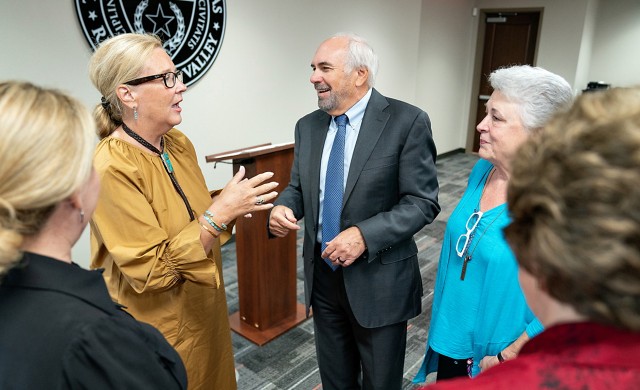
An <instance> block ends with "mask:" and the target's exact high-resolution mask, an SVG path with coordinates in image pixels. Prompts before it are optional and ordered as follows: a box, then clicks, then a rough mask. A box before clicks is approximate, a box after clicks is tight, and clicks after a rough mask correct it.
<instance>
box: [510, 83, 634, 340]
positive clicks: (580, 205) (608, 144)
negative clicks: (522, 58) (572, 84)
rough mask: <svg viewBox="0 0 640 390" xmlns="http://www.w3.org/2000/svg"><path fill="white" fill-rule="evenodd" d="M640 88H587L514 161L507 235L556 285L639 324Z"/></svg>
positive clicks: (615, 320) (585, 304) (615, 318)
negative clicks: (586, 92)
mask: <svg viewBox="0 0 640 390" xmlns="http://www.w3.org/2000/svg"><path fill="white" fill-rule="evenodd" d="M638 183H640V88H629V89H622V88H618V89H612V90H609V91H598V92H592V93H588V94H584V95H581V96H580V97H579V98H578V99H577V101H576V103H575V104H574V106H573V107H572V108H571V110H570V111H568V112H566V113H563V114H560V115H558V116H557V117H555V118H554V119H552V120H551V122H549V124H548V125H547V126H546V127H545V128H544V129H543V130H542V131H541V132H540V133H538V134H535V135H533V136H532V137H531V138H530V139H529V140H528V141H527V142H525V143H524V144H523V146H522V147H521V148H520V150H519V152H518V153H517V154H516V157H515V158H514V161H513V163H512V176H511V179H510V181H509V189H508V205H509V210H510V211H511V213H512V218H513V221H512V223H511V225H509V226H508V227H507V228H506V229H505V235H506V237H507V240H508V241H509V244H511V247H512V248H513V250H514V252H515V254H516V257H517V259H518V263H519V264H520V266H521V267H523V268H524V269H526V270H527V271H529V273H531V274H532V275H534V276H535V277H536V279H537V280H538V281H539V282H540V284H541V286H543V288H544V289H545V291H546V292H547V293H549V295H551V296H552V297H554V298H555V299H557V300H558V301H560V302H564V303H568V304H569V305H571V306H572V307H573V308H575V309H576V310H577V311H578V312H579V313H581V314H583V315H584V316H586V317H587V318H589V319H590V320H592V321H596V322H600V323H605V324H610V325H614V326H618V327H622V328H626V329H631V330H634V331H640V312H639V311H638V308H639V307H640V186H639V185H638Z"/></svg>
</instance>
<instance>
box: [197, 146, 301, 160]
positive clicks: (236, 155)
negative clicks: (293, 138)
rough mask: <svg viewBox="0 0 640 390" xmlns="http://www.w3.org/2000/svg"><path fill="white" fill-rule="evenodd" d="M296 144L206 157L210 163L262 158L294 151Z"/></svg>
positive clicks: (247, 149) (232, 151)
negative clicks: (265, 155)
mask: <svg viewBox="0 0 640 390" xmlns="http://www.w3.org/2000/svg"><path fill="white" fill-rule="evenodd" d="M293 145H294V142H284V143H281V144H271V143H268V144H260V145H255V146H250V147H248V148H243V149H236V150H229V151H226V152H221V153H216V154H211V155H209V156H206V157H205V160H206V161H207V162H208V163H210V162H218V161H224V160H236V159H239V160H241V159H246V158H253V157H257V156H261V155H264V154H269V153H275V152H279V151H281V150H286V149H292V148H293Z"/></svg>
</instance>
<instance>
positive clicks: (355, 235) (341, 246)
mask: <svg viewBox="0 0 640 390" xmlns="http://www.w3.org/2000/svg"><path fill="white" fill-rule="evenodd" d="M274 210H275V209H274ZM366 249H367V247H366V245H365V243H364V237H362V233H361V232H360V229H358V227H357V226H352V227H350V228H348V229H347V230H344V231H342V232H340V234H338V235H337V236H336V238H334V239H333V240H331V241H329V242H328V243H327V248H326V249H325V250H324V252H322V258H323V259H329V260H331V262H332V263H333V264H335V265H338V266H341V267H348V266H350V265H351V264H353V262H354V261H356V260H357V259H358V257H360V255H362V254H363V253H364V251H365V250H366Z"/></svg>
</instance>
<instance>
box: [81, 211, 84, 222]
mask: <svg viewBox="0 0 640 390" xmlns="http://www.w3.org/2000/svg"><path fill="white" fill-rule="evenodd" d="M80 223H84V210H83V209H80Z"/></svg>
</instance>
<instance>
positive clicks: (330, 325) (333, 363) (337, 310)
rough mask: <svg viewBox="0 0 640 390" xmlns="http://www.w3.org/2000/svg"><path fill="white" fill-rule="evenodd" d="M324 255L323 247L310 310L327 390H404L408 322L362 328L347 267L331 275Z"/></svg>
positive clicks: (316, 272)
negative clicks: (346, 279)
mask: <svg viewBox="0 0 640 390" xmlns="http://www.w3.org/2000/svg"><path fill="white" fill-rule="evenodd" d="M319 252H320V249H319V245H318V246H317V248H316V256H315V258H314V278H313V291H312V296H311V305H312V307H313V321H314V335H315V342H316V355H317V359H318V367H319V368H320V377H321V379H322V388H323V390H334V389H335V390H349V389H363V390H373V389H380V390H394V389H398V390H400V389H401V388H402V373H403V369H404V355H405V349H406V343H407V321H403V322H400V323H397V324H392V325H388V326H383V327H379V328H364V327H362V326H360V324H358V322H357V321H356V318H355V317H354V315H353V312H352V310H351V306H350V305H349V300H348V299H347V294H346V290H345V286H344V278H343V275H344V274H343V271H342V267H339V268H338V269H337V270H336V271H332V270H331V268H330V267H329V266H328V265H327V264H326V263H325V261H324V260H323V259H322V258H321V257H320V253H319ZM372 288H373V286H372ZM371 310H376V308H375V307H372V308H371Z"/></svg>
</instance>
